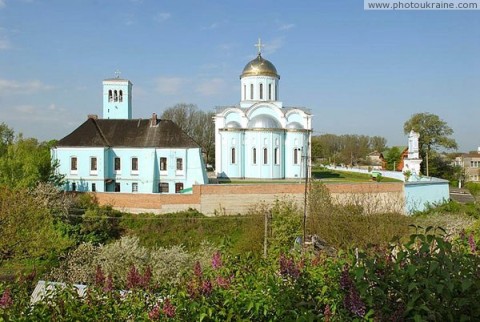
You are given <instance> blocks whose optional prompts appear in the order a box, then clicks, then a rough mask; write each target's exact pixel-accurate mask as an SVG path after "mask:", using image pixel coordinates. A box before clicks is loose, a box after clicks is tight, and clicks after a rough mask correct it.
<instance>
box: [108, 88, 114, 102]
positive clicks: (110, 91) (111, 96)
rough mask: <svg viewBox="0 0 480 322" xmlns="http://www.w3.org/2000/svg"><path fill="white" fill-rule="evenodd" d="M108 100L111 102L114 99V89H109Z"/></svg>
mask: <svg viewBox="0 0 480 322" xmlns="http://www.w3.org/2000/svg"><path fill="white" fill-rule="evenodd" d="M108 101H109V102H111V101H113V93H112V90H109V91H108Z"/></svg>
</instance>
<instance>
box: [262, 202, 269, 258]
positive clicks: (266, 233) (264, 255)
mask: <svg viewBox="0 0 480 322" xmlns="http://www.w3.org/2000/svg"><path fill="white" fill-rule="evenodd" d="M267 242H268V211H265V231H264V236H263V257H264V258H267Z"/></svg>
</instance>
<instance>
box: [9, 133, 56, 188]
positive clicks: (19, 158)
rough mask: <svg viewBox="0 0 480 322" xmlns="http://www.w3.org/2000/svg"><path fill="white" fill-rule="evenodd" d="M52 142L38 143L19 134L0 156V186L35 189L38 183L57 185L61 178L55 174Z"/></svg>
mask: <svg viewBox="0 0 480 322" xmlns="http://www.w3.org/2000/svg"><path fill="white" fill-rule="evenodd" d="M52 144H54V142H38V140H37V139H33V138H27V139H25V138H23V136H22V135H21V134H20V135H19V136H17V137H16V138H15V140H14V141H13V142H10V143H9V144H8V145H7V146H6V149H5V152H4V153H3V154H2V155H0V185H3V186H8V187H11V188H27V187H35V186H36V185H37V184H38V183H39V182H52V183H54V184H56V185H59V184H60V183H61V181H62V179H63V177H62V176H60V175H58V174H56V173H55V169H56V167H57V166H58V165H57V164H52V162H51V156H50V147H51V146H52Z"/></svg>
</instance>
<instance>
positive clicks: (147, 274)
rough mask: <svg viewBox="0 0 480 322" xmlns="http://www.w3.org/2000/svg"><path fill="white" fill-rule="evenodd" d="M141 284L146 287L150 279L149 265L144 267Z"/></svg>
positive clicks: (150, 270)
mask: <svg viewBox="0 0 480 322" xmlns="http://www.w3.org/2000/svg"><path fill="white" fill-rule="evenodd" d="M141 280H142V281H141V284H142V285H143V287H144V288H146V287H148V285H149V284H150V282H151V280H152V268H151V267H150V266H147V268H146V269H145V272H143V276H142V278H141Z"/></svg>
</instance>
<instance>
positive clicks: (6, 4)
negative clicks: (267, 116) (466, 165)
mask: <svg viewBox="0 0 480 322" xmlns="http://www.w3.org/2000/svg"><path fill="white" fill-rule="evenodd" d="M258 37H261V39H262V42H263V43H265V45H266V46H265V48H264V50H263V56H264V58H266V59H268V60H270V61H271V62H273V63H274V64H275V66H276V67H277V70H278V72H279V73H280V75H281V79H280V99H281V100H282V101H283V102H284V105H286V106H305V107H308V108H310V109H311V110H312V112H313V114H314V121H313V126H314V131H315V134H320V133H334V134H347V133H348V134H366V135H380V136H384V137H385V138H387V140H388V144H389V145H400V144H402V145H403V144H406V137H405V135H404V134H403V123H404V122H405V121H406V120H407V119H408V118H409V117H410V116H411V115H412V114H414V113H418V112H430V113H434V114H437V115H439V116H440V117H441V118H442V119H443V120H445V121H446V122H447V123H448V124H449V125H450V126H451V127H452V128H453V129H454V131H455V134H454V137H455V139H456V140H457V142H458V143H459V146H460V149H461V150H465V151H466V150H475V149H476V148H477V146H480V140H479V137H480V135H479V134H478V133H479V132H478V131H479V126H478V124H479V121H480V11H364V10H363V1H358V0H354V1H341V0H322V1H318V0H316V1H279V0H277V1H270V0H263V1H248V0H244V1H155V0H151V1H150V0H68V1H65V0H0V122H5V123H7V124H8V125H9V126H10V127H13V128H14V129H15V131H17V132H22V133H23V134H24V135H25V136H28V137H36V138H39V139H40V140H49V139H60V138H62V137H63V136H65V135H67V134H68V133H70V132H71V131H72V130H73V129H75V127H77V126H78V125H79V124H81V123H82V122H83V121H84V120H85V119H86V117H87V115H88V114H99V115H100V114H101V111H102V80H103V79H105V78H110V77H113V76H114V72H115V71H116V70H117V69H118V70H120V71H121V77H122V78H128V79H130V80H131V81H132V83H133V84H134V87H133V116H134V117H135V118H147V117H149V116H150V115H151V113H152V112H156V113H157V114H161V113H162V112H163V110H165V109H166V108H168V107H170V106H172V105H174V104H175V103H179V102H186V103H194V104H197V105H198V106H199V107H200V108H201V109H203V110H213V108H214V107H215V106H219V105H234V104H237V103H238V102H239V100H240V80H239V75H240V73H241V71H242V69H243V67H244V66H245V64H246V63H247V62H248V61H249V60H251V59H253V58H254V57H255V55H256V48H255V47H254V46H253V45H254V44H255V43H256V41H257V39H258Z"/></svg>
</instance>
